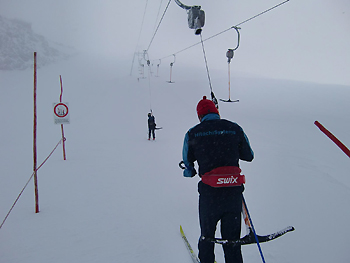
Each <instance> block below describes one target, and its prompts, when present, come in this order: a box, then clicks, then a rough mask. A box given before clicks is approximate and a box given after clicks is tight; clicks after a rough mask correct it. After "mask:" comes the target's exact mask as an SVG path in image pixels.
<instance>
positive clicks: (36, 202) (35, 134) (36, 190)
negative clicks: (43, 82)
mask: <svg viewBox="0 0 350 263" xmlns="http://www.w3.org/2000/svg"><path fill="white" fill-rule="evenodd" d="M36 84H37V80H36V52H34V96H33V97H34V123H33V171H34V188H35V213H39V191H38V177H37V147H36V137H37V132H36V130H37V113H36V112H37V108H36Z"/></svg>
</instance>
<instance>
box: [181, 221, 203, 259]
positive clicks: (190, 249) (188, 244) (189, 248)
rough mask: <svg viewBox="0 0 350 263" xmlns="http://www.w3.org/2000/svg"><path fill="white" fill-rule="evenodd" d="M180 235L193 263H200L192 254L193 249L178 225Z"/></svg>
mask: <svg viewBox="0 0 350 263" xmlns="http://www.w3.org/2000/svg"><path fill="white" fill-rule="evenodd" d="M180 233H181V237H182V240H183V241H184V243H185V245H186V248H187V250H188V252H189V253H190V255H191V258H192V261H193V263H200V262H199V259H198V257H197V256H196V255H195V254H194V252H193V249H192V247H191V245H190V243H189V242H188V240H187V237H186V235H185V233H184V231H183V229H182V226H181V225H180Z"/></svg>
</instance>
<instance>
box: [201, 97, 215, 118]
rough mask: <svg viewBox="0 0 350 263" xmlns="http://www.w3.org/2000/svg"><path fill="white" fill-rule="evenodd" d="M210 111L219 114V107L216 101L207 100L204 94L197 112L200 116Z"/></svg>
mask: <svg viewBox="0 0 350 263" xmlns="http://www.w3.org/2000/svg"><path fill="white" fill-rule="evenodd" d="M208 113H216V114H219V111H218V109H217V108H216V107H215V104H214V102H212V101H211V100H207V97H206V96H203V99H202V100H201V101H199V102H198V104H197V114H198V116H204V115H206V114H208Z"/></svg>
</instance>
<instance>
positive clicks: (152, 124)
mask: <svg viewBox="0 0 350 263" xmlns="http://www.w3.org/2000/svg"><path fill="white" fill-rule="evenodd" d="M155 129H156V119H155V118H154V116H153V115H152V113H148V140H150V139H151V134H152V137H153V140H155V139H156V134H155Z"/></svg>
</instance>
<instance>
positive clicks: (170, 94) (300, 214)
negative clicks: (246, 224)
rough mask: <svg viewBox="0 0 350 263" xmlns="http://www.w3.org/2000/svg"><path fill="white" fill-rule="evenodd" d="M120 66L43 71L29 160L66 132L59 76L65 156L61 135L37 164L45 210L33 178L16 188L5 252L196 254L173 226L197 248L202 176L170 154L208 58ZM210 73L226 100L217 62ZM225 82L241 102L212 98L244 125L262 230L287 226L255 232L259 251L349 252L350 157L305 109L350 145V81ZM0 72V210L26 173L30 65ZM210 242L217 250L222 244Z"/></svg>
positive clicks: (75, 256)
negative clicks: (187, 174)
mask: <svg viewBox="0 0 350 263" xmlns="http://www.w3.org/2000/svg"><path fill="white" fill-rule="evenodd" d="M178 65H179V64H177V65H176V66H178ZM201 66H202V65H201ZM154 70H155V69H154ZM129 71H130V68H129V64H126V63H122V62H120V61H117V60H115V61H113V60H107V59H106V60H103V59H95V58H94V59H92V58H87V57H83V56H78V57H75V58H74V59H71V60H69V61H62V62H60V63H59V64H55V65H51V66H47V67H44V68H41V69H39V70H38V90H37V93H38V98H37V99H38V161H39V162H40V163H41V162H42V161H43V160H44V159H45V158H46V157H47V156H48V154H49V153H50V152H51V150H52V149H53V148H54V146H55V145H56V144H57V142H58V141H59V140H60V136H61V130H60V126H59V125H55V124H54V118H53V107H52V104H53V103H54V102H58V101H59V95H60V83H59V75H62V79H63V87H64V92H63V101H65V102H69V107H70V108H69V110H70V121H71V123H70V124H68V125H65V126H64V129H65V136H66V138H67V141H66V150H67V160H66V161H64V160H63V156H62V147H61V146H59V147H58V149H57V150H56V151H55V152H54V154H53V155H52V156H51V158H50V159H49V160H48V161H47V163H45V165H44V166H43V167H42V168H41V169H40V170H39V171H38V182H39V199H40V203H39V205H40V213H37V214H36V213H34V189H33V188H34V186H33V181H31V182H30V183H29V185H28V187H27V188H26V189H25V191H24V192H23V195H22V196H21V198H20V199H19V201H18V203H17V204H16V206H15V207H14V209H13V210H12V213H11V214H10V215H9V217H8V219H7V221H6V222H5V224H4V225H3V227H2V228H1V229H0V262H2V263H32V262H33V263H34V262H35V263H47V262H50V263H62V262H65V263H70V262H72V263H79V262H81V263H88V262H96V263H97V262H104V263H108V262H125V263H127V262H130V263H133V262H146V263H147V262H149V263H151V262H152V263H155V262H159V263H161V262H162V263H163V262H188V263H190V262H191V259H190V257H189V255H188V252H187V251H186V248H185V246H184V244H183V241H182V240H181V236H180V233H179V226H180V224H181V225H182V226H183V228H184V231H185V233H186V234H187V237H188V240H189V241H190V243H191V244H192V247H193V248H194V250H195V251H196V252H197V245H196V243H197V240H198V237H199V234H200V231H199V224H198V211H197V203H198V194H197V182H198V180H199V178H198V177H194V178H192V179H189V178H184V177H182V171H181V170H180V169H179V167H178V163H179V161H180V160H181V150H182V143H183V137H184V134H185V132H186V131H187V130H188V129H189V128H190V127H192V126H194V125H195V124H196V123H197V122H198V120H197V116H196V112H195V107H196V104H197V102H198V101H199V100H200V99H201V98H202V96H203V95H207V96H208V97H209V96H210V93H209V91H210V90H209V86H208V80H207V78H206V73H205V69H204V68H203V67H199V68H198V69H195V68H186V67H185V66H184V65H182V66H180V67H175V66H174V69H173V81H175V83H172V84H169V83H167V82H166V81H167V80H168V78H169V68H168V66H164V67H161V68H160V72H159V77H154V74H153V76H152V77H151V78H148V76H147V75H148V74H147V72H146V76H147V78H146V79H140V80H139V81H138V80H137V78H136V74H135V73H134V74H133V76H132V77H131V76H129ZM135 72H136V70H135ZM212 80H213V89H214V92H215V95H216V96H217V98H223V99H227V98H228V90H227V71H226V69H223V70H222V71H216V72H215V71H214V72H212ZM231 84H232V93H231V99H239V100H240V102H239V103H223V102H220V113H221V117H222V118H226V119H229V120H232V121H235V122H237V123H238V124H240V125H241V126H242V127H243V129H244V130H245V132H246V134H247V136H248V137H249V140H250V143H251V146H252V148H253V150H254V152H255V159H254V161H253V162H252V163H244V162H241V167H242V170H243V172H244V174H245V175H246V179H247V183H246V191H245V192H244V195H245V198H246V201H247V204H248V208H249V211H250V214H251V216H252V219H253V223H254V225H255V228H256V230H257V233H258V234H260V235H265V234H269V233H272V232H275V231H277V230H280V229H282V228H284V227H286V226H289V225H293V226H294V227H295V229H296V230H295V231H294V232H292V233H288V234H286V235H285V236H283V237H281V238H279V239H277V240H274V241H271V242H268V243H264V244H262V245H261V246H262V250H263V253H264V256H265V259H266V262H269V263H273V262H276V263H277V262H279V263H281V262H282V263H289V262H291V263H292V262H293V263H295V262H299V263H300V262H307V263H309V262H318V263H329V262H332V261H334V262H339V263H341V262H343V263H346V262H349V261H350V255H349V253H348V251H347V249H348V244H349V241H348V234H349V233H350V226H349V224H348V222H349V220H350V211H349V209H348V204H349V202H350V177H349V169H350V162H349V157H347V156H346V155H345V154H344V153H343V152H342V151H341V150H340V149H339V148H338V147H337V146H336V145H335V144H334V143H333V142H332V141H330V140H329V139H328V138H327V137H326V136H325V135H324V134H323V133H321V132H320V130H319V129H318V128H317V127H316V126H315V125H314V121H315V120H318V121H319V122H320V123H322V124H323V125H324V126H325V127H326V128H328V129H329V130H330V131H331V132H333V134H335V135H336V136H337V137H338V138H339V139H340V140H341V141H342V142H343V143H344V144H345V145H347V146H348V147H349V146H350V138H349V132H350V116H349V105H350V104H349V98H350V87H349V86H337V85H323V84H317V83H305V82H297V81H288V80H272V79H261V78H254V77H247V76H237V75H235V74H234V73H233V74H232V83H231ZM0 85H1V90H0V93H1V96H0V112H2V118H1V129H0V137H1V140H0V159H1V168H2V169H1V170H2V172H1V174H0V178H1V184H0V220H1V222H2V220H3V219H4V218H5V216H6V214H7V212H8V211H9V209H10V208H11V206H12V204H13V202H14V201H15V199H16V197H17V196H18V194H19V193H20V191H21V189H22V188H23V187H24V185H25V183H26V182H27V180H28V179H29V177H30V175H31V174H32V169H33V153H32V152H33V150H32V141H33V71H32V70H30V69H28V70H25V71H6V72H0ZM150 108H152V110H153V113H154V115H155V117H156V122H157V125H158V126H160V127H163V129H162V130H159V131H157V132H156V136H157V139H156V141H154V142H153V141H148V140H146V138H147V113H148V112H149V110H150ZM242 229H243V231H242V235H244V234H245V231H244V228H242ZM217 235H218V236H219V233H218V234H217ZM242 250H243V257H244V261H245V262H260V261H261V259H260V255H259V252H258V249H257V247H256V245H249V246H244V247H243V248H242ZM216 255H217V258H216V259H217V262H218V263H222V262H224V260H223V253H222V249H221V247H220V246H217V247H216Z"/></svg>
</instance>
